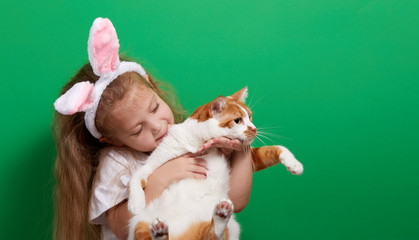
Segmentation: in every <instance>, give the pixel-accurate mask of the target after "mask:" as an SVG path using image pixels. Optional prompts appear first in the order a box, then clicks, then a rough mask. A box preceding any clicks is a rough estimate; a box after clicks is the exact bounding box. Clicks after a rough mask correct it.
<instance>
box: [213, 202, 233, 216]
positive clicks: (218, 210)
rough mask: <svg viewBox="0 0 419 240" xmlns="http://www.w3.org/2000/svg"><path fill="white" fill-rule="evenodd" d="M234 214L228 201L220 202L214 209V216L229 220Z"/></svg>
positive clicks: (231, 204)
mask: <svg viewBox="0 0 419 240" xmlns="http://www.w3.org/2000/svg"><path fill="white" fill-rule="evenodd" d="M233 212H234V205H233V203H232V202H231V200H230V199H224V200H221V201H220V202H219V203H218V204H217V205H216V206H215V209H214V216H218V217H220V218H224V219H229V218H230V217H231V214H233Z"/></svg>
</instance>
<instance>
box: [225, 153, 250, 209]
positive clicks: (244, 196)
mask: <svg viewBox="0 0 419 240" xmlns="http://www.w3.org/2000/svg"><path fill="white" fill-rule="evenodd" d="M252 180H253V163H252V156H251V154H250V152H247V153H245V152H244V151H234V152H233V153H232V155H231V171H230V191H229V193H228V196H229V198H230V200H231V201H232V202H233V204H234V212H236V213H238V212H241V211H242V210H243V209H244V208H245V207H246V206H247V203H248V202H249V198H250V192H251V190H252Z"/></svg>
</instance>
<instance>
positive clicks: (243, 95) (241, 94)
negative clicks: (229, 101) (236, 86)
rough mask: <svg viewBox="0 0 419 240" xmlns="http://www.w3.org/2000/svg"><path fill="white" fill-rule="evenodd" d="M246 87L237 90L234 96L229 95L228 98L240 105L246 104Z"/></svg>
mask: <svg viewBox="0 0 419 240" xmlns="http://www.w3.org/2000/svg"><path fill="white" fill-rule="evenodd" d="M247 94H248V93H247V87H245V88H243V89H241V90H239V91H238V92H236V93H235V94H233V95H231V96H230V97H231V98H233V99H234V100H238V101H240V102H242V103H246V98H247Z"/></svg>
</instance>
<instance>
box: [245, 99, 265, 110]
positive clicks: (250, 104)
mask: <svg viewBox="0 0 419 240" xmlns="http://www.w3.org/2000/svg"><path fill="white" fill-rule="evenodd" d="M262 99H263V96H261V97H260V98H259V99H258V100H256V102H254V103H251V102H249V104H248V106H249V108H250V109H252V108H253V107H254V106H256V104H258V103H259V101H260V100H262ZM252 100H253V97H252Z"/></svg>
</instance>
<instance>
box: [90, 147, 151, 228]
mask: <svg viewBox="0 0 419 240" xmlns="http://www.w3.org/2000/svg"><path fill="white" fill-rule="evenodd" d="M146 158H147V156H146V155H145V154H142V153H135V152H129V151H124V150H123V149H117V148H111V149H106V150H103V151H102V152H101V155H100V164H99V168H98V169H97V171H96V175H95V179H94V183H93V187H92V196H91V200H90V214H89V215H90V218H89V220H90V222H91V223H92V224H104V223H106V217H105V216H104V213H105V212H106V211H107V210H108V209H110V208H112V207H113V206H115V205H117V204H118V203H120V202H121V201H123V200H124V199H126V198H127V197H128V186H129V181H130V178H131V175H132V173H133V172H134V170H135V169H136V168H138V167H141V166H142V165H143V163H144V161H145V159H146Z"/></svg>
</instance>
